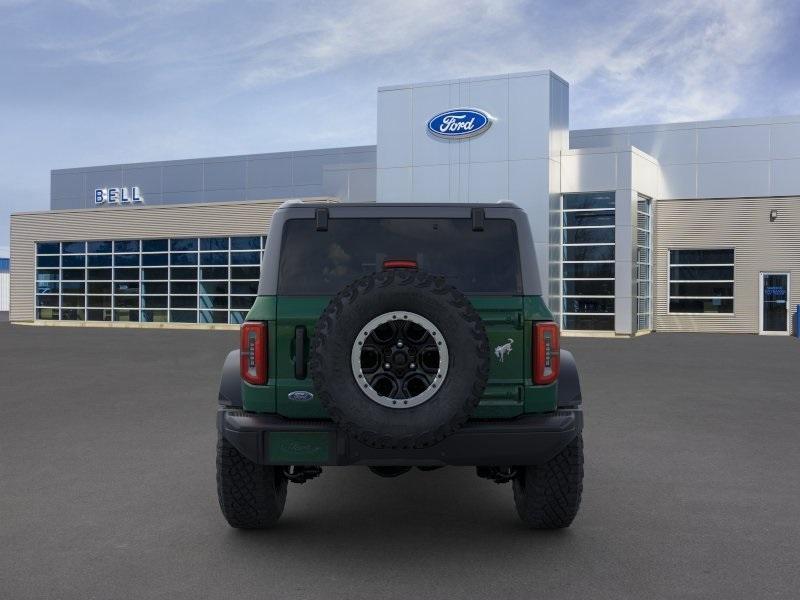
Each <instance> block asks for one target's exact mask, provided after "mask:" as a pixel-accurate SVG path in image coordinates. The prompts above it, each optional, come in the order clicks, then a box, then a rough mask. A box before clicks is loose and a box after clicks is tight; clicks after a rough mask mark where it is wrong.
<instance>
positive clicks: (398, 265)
mask: <svg viewBox="0 0 800 600" xmlns="http://www.w3.org/2000/svg"><path fill="white" fill-rule="evenodd" d="M383 268H384V269H416V268H417V261H415V260H385V261H383Z"/></svg>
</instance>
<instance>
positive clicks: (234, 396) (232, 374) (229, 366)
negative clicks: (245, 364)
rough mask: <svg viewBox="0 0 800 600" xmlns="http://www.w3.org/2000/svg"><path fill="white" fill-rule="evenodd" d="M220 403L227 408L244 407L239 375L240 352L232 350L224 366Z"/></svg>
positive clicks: (220, 387)
mask: <svg viewBox="0 0 800 600" xmlns="http://www.w3.org/2000/svg"><path fill="white" fill-rule="evenodd" d="M218 399H219V403H220V404H223V405H225V406H233V407H239V408H241V406H242V380H241V377H240V375H239V350H238V349H236V350H231V351H230V352H228V356H226V357H225V364H224V365H223V366H222V379H220V382H219V396H218Z"/></svg>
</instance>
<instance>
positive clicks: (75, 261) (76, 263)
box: [61, 254, 86, 267]
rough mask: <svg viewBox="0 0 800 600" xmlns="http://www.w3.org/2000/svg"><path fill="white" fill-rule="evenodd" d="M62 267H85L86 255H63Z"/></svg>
mask: <svg viewBox="0 0 800 600" xmlns="http://www.w3.org/2000/svg"><path fill="white" fill-rule="evenodd" d="M61 266H62V267H85V266H86V255H85V254H65V255H64V256H62V257H61Z"/></svg>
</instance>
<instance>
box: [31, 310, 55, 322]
mask: <svg viewBox="0 0 800 600" xmlns="http://www.w3.org/2000/svg"><path fill="white" fill-rule="evenodd" d="M36 318H37V319H44V320H46V321H57V320H58V309H57V308H37V309H36Z"/></svg>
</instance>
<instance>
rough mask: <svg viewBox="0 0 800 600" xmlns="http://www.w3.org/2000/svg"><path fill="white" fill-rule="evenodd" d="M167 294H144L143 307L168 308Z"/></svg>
mask: <svg viewBox="0 0 800 600" xmlns="http://www.w3.org/2000/svg"><path fill="white" fill-rule="evenodd" d="M168 302H169V298H168V297H167V296H142V308H167V306H169V304H168Z"/></svg>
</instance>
